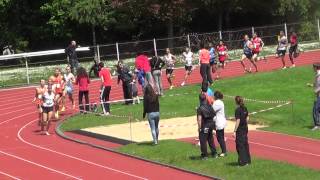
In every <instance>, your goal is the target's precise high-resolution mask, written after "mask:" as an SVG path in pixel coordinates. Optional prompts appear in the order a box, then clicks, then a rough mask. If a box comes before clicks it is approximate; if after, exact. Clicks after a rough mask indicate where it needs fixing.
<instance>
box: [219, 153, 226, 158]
mask: <svg viewBox="0 0 320 180" xmlns="http://www.w3.org/2000/svg"><path fill="white" fill-rule="evenodd" d="M218 156H219V157H226V156H227V154H225V153H221V154H219V155H218Z"/></svg>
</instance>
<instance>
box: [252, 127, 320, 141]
mask: <svg viewBox="0 0 320 180" xmlns="http://www.w3.org/2000/svg"><path fill="white" fill-rule="evenodd" d="M259 131H260V132H264V133H271V134H279V135H283V136H291V137H296V138H300V139H306V140H310V141H316V142H319V143H320V139H312V138H308V137H304V136H297V135H292V134H285V133H281V132H274V131H265V130H260V129H259V130H257V132H259ZM310 131H311V130H310Z"/></svg>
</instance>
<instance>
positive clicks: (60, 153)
mask: <svg viewBox="0 0 320 180" xmlns="http://www.w3.org/2000/svg"><path fill="white" fill-rule="evenodd" d="M35 121H38V120H33V121H30V122H29V123H27V124H25V125H24V126H23V127H22V128H20V130H19V131H18V134H17V136H18V138H19V140H20V141H22V142H23V143H25V144H28V145H30V146H33V147H35V148H38V149H42V150H46V151H49V152H52V153H55V154H59V155H61V156H64V157H68V158H70V159H75V160H78V161H81V162H84V163H87V164H90V165H94V166H97V167H101V168H104V169H107V170H110V171H114V172H117V173H121V174H124V175H127V176H130V177H133V178H136V179H143V180H147V178H143V177H140V176H137V175H133V174H130V173H127V172H124V171H121V170H117V169H114V168H111V167H108V166H103V165H100V164H97V163H94V162H91V161H88V160H84V159H81V158H78V157H74V156H71V155H68V154H64V153H62V152H58V151H55V150H52V149H49V148H45V147H42V146H38V145H35V144H32V143H30V142H27V141H26V140H24V139H23V138H22V137H21V132H22V131H23V130H24V129H25V128H26V127H27V126H29V125H30V124H31V123H33V122H35Z"/></svg>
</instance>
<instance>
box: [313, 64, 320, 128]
mask: <svg viewBox="0 0 320 180" xmlns="http://www.w3.org/2000/svg"><path fill="white" fill-rule="evenodd" d="M313 69H314V71H315V72H316V76H315V80H314V83H313V88H314V93H315V95H316V100H315V101H314V105H313V122H314V127H313V128H312V130H313V131H314V130H318V129H320V63H317V64H313Z"/></svg>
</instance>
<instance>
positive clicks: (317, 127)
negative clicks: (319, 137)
mask: <svg viewBox="0 0 320 180" xmlns="http://www.w3.org/2000/svg"><path fill="white" fill-rule="evenodd" d="M318 129H320V127H319V126H314V127H313V128H312V129H311V131H315V130H318Z"/></svg>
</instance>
